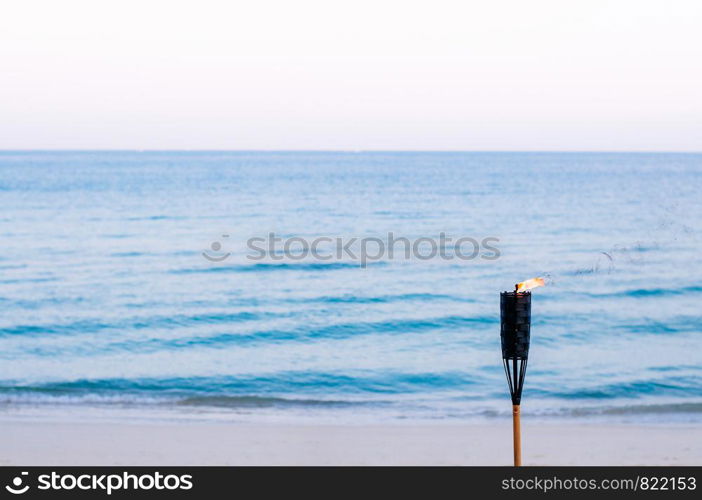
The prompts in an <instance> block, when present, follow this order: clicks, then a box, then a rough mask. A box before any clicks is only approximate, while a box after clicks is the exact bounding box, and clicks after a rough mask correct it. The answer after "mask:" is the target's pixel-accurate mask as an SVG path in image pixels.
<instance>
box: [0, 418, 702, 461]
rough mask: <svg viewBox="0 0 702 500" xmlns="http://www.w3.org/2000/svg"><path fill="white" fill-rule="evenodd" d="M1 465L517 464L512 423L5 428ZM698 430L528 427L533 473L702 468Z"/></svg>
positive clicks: (526, 456)
mask: <svg viewBox="0 0 702 500" xmlns="http://www.w3.org/2000/svg"><path fill="white" fill-rule="evenodd" d="M0 425H2V427H3V431H4V432H3V433H1V434H0V465H26V466H32V465H46V466H60V465H77V466H88V465H149V466H167V465H507V466H508V465H511V458H512V456H511V454H512V441H511V440H512V435H511V421H509V420H507V419H504V420H503V419H499V420H495V421H494V422H479V423H478V422H476V423H470V422H469V423H455V422H445V423H422V424H417V423H397V424H393V423H383V424H368V425H338V424H307V423H294V424H288V423H260V424H253V423H231V422H214V423H207V422H177V421H171V422H151V423H149V422H138V423H132V422H125V421H117V422H82V421H67V420H61V421H50V420H41V421H32V420H25V419H19V418H17V417H9V416H5V417H4V418H2V419H1V420H0ZM700 438H702V429H701V428H700V426H699V425H696V424H674V425H669V426H663V425H660V424H654V425H647V424H638V423H633V424H625V423H583V422H582V421H576V422H573V423H572V425H569V424H567V423H564V422H558V423H546V422H543V421H524V422H523V423H522V440H523V442H522V448H523V463H524V465H556V466H557V465H643V466H646V465H700V464H702V448H700V447H699V446H697V443H699V441H700Z"/></svg>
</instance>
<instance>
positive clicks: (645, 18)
mask: <svg viewBox="0 0 702 500" xmlns="http://www.w3.org/2000/svg"><path fill="white" fill-rule="evenodd" d="M0 68H1V69H0V149H71V148H74V149H101V148H107V149H343V150H359V149H363V150H365V149H413V150H417V149H427V150H639V151H645V150H664V151H676V150H680V151H701V150H702V2H700V1H699V0H676V1H671V0H665V1H663V0H655V1H646V0H631V1H629V0H588V1H577V2H573V1H563V0H529V1H525V0H497V1H486V0H481V1H472V0H458V1H445V0H431V1H430V0H425V1H421V2H416V1H408V0H400V1H394V0H393V1H388V0H371V1H366V0H355V1H348V2H339V1H334V0H320V1H316V0H292V1H291V0H247V1H232V0H228V1H212V0H197V1H194V0H193V1H174V0H168V1H161V0H151V1H150V0H139V1H131V0H119V1H110V0H105V1H95V0H85V1H77V0H61V1H56V0H46V1H35V0H21V1H14V2H5V3H4V4H3V7H2V10H1V11H0Z"/></svg>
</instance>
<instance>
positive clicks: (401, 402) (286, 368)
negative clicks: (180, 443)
mask: <svg viewBox="0 0 702 500" xmlns="http://www.w3.org/2000/svg"><path fill="white" fill-rule="evenodd" d="M701 188H702V155H698V154H605V153H600V154H585V153H410V152H397V153H390V152H387V153H365V152H338V153H331V152H329V153H327V152H309V153H306V152H275V153H269V152H11V151H5V152H0V207H1V208H2V212H0V311H1V314H0V412H2V413H4V414H11V415H25V416H40V415H42V414H46V413H47V412H49V411H59V412H65V413H67V414H71V415H89V414H96V415H102V416H108V417H109V416H112V417H114V418H126V417H123V416H124V415H129V416H130V417H129V418H132V417H134V416H139V417H142V418H146V417H148V416H153V418H189V417H190V416H196V417H197V418H205V419H224V420H254V421H259V420H276V421H280V420H285V421H287V420H293V421H295V420H299V419H303V420H312V421H325V420H332V421H346V422H375V421H400V420H402V421H406V420H432V421H434V420H465V419H471V418H493V417H497V418H499V417H500V416H505V415H508V414H509V412H510V410H511V408H510V404H511V403H510V401H509V397H508V389H507V382H506V379H505V375H504V372H503V369H502V365H501V359H500V341H499V292H500V291H502V290H511V289H512V288H513V287H514V284H515V283H516V282H518V281H522V280H524V279H527V278H531V277H534V276H547V277H548V278H549V280H550V282H549V285H548V286H546V287H544V288H541V289H537V290H534V292H533V300H532V316H533V323H532V345H531V351H530V360H529V369H528V372H527V375H526V384H525V389H524V394H523V401H522V406H523V412H524V413H525V415H526V414H528V415H531V416H534V417H542V418H557V417H561V416H567V417H569V418H571V417H573V416H575V417H583V418H594V417H596V418H610V419H627V420H646V421H654V422H670V421H676V420H683V421H690V420H694V421H700V420H702V418H700V416H702V337H701V335H702V310H701V309H700V304H701V303H702V254H701V253H700V243H701V241H702V240H701V238H700V221H701V217H702V200H701V197H700V191H701ZM271 232H272V233H275V235H276V236H278V237H280V238H283V239H286V238H305V239H306V240H308V241H310V240H312V239H314V238H319V237H328V238H343V239H345V241H347V240H348V239H350V238H352V237H358V238H363V237H366V238H369V237H377V238H381V239H383V238H386V236H387V235H388V233H393V235H395V237H406V238H408V239H409V240H412V241H416V240H417V239H419V238H433V239H437V238H439V236H440V234H441V233H444V234H446V235H449V236H451V237H454V238H456V237H472V238H475V239H477V240H479V241H480V240H482V239H483V238H486V237H494V238H498V242H497V243H494V246H495V247H497V248H498V250H499V257H498V258H497V259H487V258H482V257H483V256H484V254H481V255H479V256H478V257H476V258H474V259H472V260H462V259H456V258H453V259H442V258H438V257H437V258H432V259H420V258H410V259H404V258H399V257H397V256H396V258H393V259H390V258H381V259H378V260H373V261H371V262H369V263H368V265H366V266H361V265H359V262H358V261H357V260H354V259H352V258H349V257H348V256H342V258H340V259H337V258H336V257H335V256H334V257H333V258H331V259H329V260H320V259H312V258H304V259H298V258H297V257H299V256H298V255H296V254H294V253H293V255H292V256H291V255H288V256H285V255H281V254H280V253H276V254H273V255H272V256H269V257H267V258H266V259H264V260H252V259H251V251H250V250H249V249H248V248H247V246H246V242H247V240H248V239H249V238H252V237H266V236H267V235H268V234H269V233H271ZM424 243H426V240H424ZM424 243H423V245H424ZM421 248H424V249H426V246H425V245H424V246H422V247H421ZM323 250H324V252H326V253H325V254H324V255H325V256H329V255H332V254H333V253H334V252H333V248H332V247H330V246H326V247H323ZM400 253H401V252H400ZM468 253H470V252H468ZM205 255H206V256H210V257H215V258H217V259H220V258H222V259H223V260H221V262H213V261H211V260H208V259H207V258H205ZM281 257H282V259H280V258H281ZM291 257H292V258H291Z"/></svg>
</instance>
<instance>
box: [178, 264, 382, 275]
mask: <svg viewBox="0 0 702 500" xmlns="http://www.w3.org/2000/svg"><path fill="white" fill-rule="evenodd" d="M383 265H386V263H385V262H382V261H379V262H368V263H367V264H366V267H371V266H372V267H381V266H383ZM360 266H361V265H360V263H358V262H297V263H291V262H281V263H279V264H273V263H267V262H257V263H256V264H244V265H241V264H232V265H226V264H220V265H217V266H214V265H213V266H211V267H196V268H185V269H173V270H171V271H170V273H171V274H209V273H214V274H219V273H260V272H272V271H335V270H339V269H358V268H359V267H360Z"/></svg>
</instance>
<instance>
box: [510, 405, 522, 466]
mask: <svg viewBox="0 0 702 500" xmlns="http://www.w3.org/2000/svg"><path fill="white" fill-rule="evenodd" d="M512 434H513V436H514V466H515V467H519V466H521V465H522V427H521V422H520V421H519V405H512Z"/></svg>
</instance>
